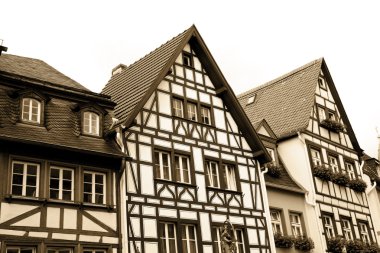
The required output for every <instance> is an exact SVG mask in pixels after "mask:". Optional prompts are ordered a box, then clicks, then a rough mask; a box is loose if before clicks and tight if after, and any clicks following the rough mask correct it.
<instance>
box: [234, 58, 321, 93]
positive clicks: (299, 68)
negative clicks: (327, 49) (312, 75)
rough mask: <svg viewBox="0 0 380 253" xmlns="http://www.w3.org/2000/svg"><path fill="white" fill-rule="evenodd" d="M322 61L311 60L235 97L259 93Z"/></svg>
mask: <svg viewBox="0 0 380 253" xmlns="http://www.w3.org/2000/svg"><path fill="white" fill-rule="evenodd" d="M322 61H323V57H321V58H318V59H316V60H313V61H311V62H309V63H306V64H305V65H302V66H301V67H298V68H296V69H294V70H292V71H290V72H288V73H286V74H283V75H281V76H279V77H277V78H275V79H273V80H270V81H268V82H266V83H263V84H261V85H259V86H257V87H254V88H252V89H250V90H247V91H245V92H243V93H241V94H239V95H237V97H238V98H240V97H243V96H246V95H248V94H250V93H252V92H257V91H259V90H261V89H264V88H267V86H270V85H273V84H275V83H277V82H279V81H281V80H283V79H286V78H288V77H290V76H292V75H294V74H297V73H298V72H301V71H303V70H305V69H307V68H308V67H311V66H313V65H314V64H322Z"/></svg>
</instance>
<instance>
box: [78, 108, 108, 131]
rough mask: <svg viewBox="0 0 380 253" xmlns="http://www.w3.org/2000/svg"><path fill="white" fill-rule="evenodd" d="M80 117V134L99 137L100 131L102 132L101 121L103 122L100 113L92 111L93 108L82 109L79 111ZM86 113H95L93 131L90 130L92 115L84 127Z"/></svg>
mask: <svg viewBox="0 0 380 253" xmlns="http://www.w3.org/2000/svg"><path fill="white" fill-rule="evenodd" d="M81 115H82V116H81V118H82V134H83V135H87V136H96V137H100V136H101V132H102V128H101V126H102V122H103V117H102V114H101V113H99V112H97V111H94V110H83V111H82V113H81ZM86 115H89V116H91V115H95V116H96V118H95V119H96V130H95V132H92V124H93V122H92V120H93V119H92V116H91V117H90V118H89V123H88V129H86Z"/></svg>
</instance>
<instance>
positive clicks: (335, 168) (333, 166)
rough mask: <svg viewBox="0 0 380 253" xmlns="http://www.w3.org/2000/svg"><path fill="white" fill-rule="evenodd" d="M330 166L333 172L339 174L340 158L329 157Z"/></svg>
mask: <svg viewBox="0 0 380 253" xmlns="http://www.w3.org/2000/svg"><path fill="white" fill-rule="evenodd" d="M328 159H329V165H330V167H331V169H332V171H333V172H339V164H338V158H337V157H335V156H332V155H329V156H328Z"/></svg>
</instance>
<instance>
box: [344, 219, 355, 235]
mask: <svg viewBox="0 0 380 253" xmlns="http://www.w3.org/2000/svg"><path fill="white" fill-rule="evenodd" d="M341 224H342V230H343V235H344V238H345V239H346V240H353V239H354V236H353V234H352V227H351V221H350V220H349V219H347V218H342V220H341Z"/></svg>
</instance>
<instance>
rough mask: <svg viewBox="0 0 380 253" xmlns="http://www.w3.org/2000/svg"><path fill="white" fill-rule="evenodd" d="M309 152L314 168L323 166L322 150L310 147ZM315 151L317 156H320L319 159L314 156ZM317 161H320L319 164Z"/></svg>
mask: <svg viewBox="0 0 380 253" xmlns="http://www.w3.org/2000/svg"><path fill="white" fill-rule="evenodd" d="M309 151H310V160H311V161H310V162H311V164H312V165H313V167H314V166H323V159H322V152H321V149H319V148H315V147H310V148H309ZM313 151H317V154H318V156H319V157H314V156H313ZM317 158H318V159H317ZM315 161H319V164H318V163H315Z"/></svg>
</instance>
